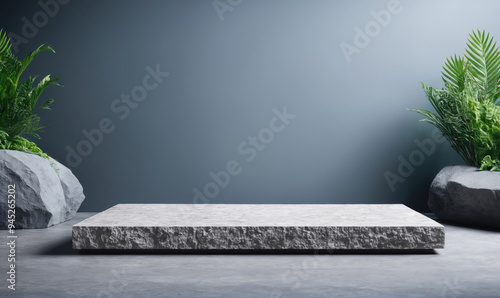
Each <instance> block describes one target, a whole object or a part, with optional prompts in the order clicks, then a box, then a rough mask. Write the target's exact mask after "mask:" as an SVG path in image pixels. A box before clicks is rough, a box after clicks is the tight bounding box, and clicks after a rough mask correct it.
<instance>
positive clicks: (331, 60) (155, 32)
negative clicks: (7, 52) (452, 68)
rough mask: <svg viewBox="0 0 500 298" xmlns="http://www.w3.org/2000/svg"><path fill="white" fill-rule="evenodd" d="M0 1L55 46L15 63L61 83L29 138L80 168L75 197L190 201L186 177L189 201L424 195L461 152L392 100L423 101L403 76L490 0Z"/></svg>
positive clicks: (484, 12) (30, 35) (437, 82)
mask: <svg viewBox="0 0 500 298" xmlns="http://www.w3.org/2000/svg"><path fill="white" fill-rule="evenodd" d="M41 4H44V5H41ZM42 6H45V9H46V10H44V8H43V7H42ZM0 7H1V9H0V17H1V18H0V26H1V27H3V28H4V29H5V30H6V31H7V32H11V33H14V34H16V35H15V43H16V47H17V50H18V54H19V55H24V54H26V53H27V52H28V51H30V50H32V49H33V48H35V47H36V46H38V45H39V44H41V43H49V44H50V45H52V46H53V47H54V48H55V50H56V51H57V54H55V55H53V54H49V53H44V54H43V55H41V56H40V57H39V58H38V60H37V61H36V62H35V63H33V65H32V66H31V67H30V68H29V72H30V73H32V74H38V73H39V74H46V73H51V74H53V75H56V76H61V77H62V79H61V83H63V84H64V85H65V87H64V88H58V87H52V88H50V89H48V90H47V91H46V93H44V95H43V98H48V97H54V98H55V102H54V104H53V106H52V109H53V110H52V111H44V112H43V113H42V114H41V117H42V121H43V123H44V124H50V126H49V127H47V128H46V129H45V131H46V132H45V133H42V140H40V141H39V142H38V144H39V145H40V147H42V148H43V149H44V150H45V151H46V152H47V153H49V154H50V155H51V156H53V157H54V158H56V159H58V160H59V161H61V162H63V163H66V164H69V165H71V168H72V170H73V172H74V173H75V174H76V175H77V177H78V178H79V179H80V181H81V183H82V184H83V186H84V189H85V194H86V196H87V198H86V200H85V202H84V203H83V205H82V207H81V211H100V210H103V209H105V208H108V207H110V206H112V205H114V204H117V203H143V202H144V203H192V202H193V199H195V192H196V190H193V189H197V190H199V192H200V193H201V195H199V198H198V199H195V201H197V202H200V203H203V202H209V203H404V204H407V205H409V206H410V207H413V208H415V209H417V210H420V211H426V210H427V207H426V200H427V197H426V196H427V190H428V187H429V184H430V182H431V181H432V178H433V177H434V176H435V174H436V173H437V172H438V171H439V170H440V169H441V168H442V167H444V166H446V165H449V164H460V163H462V161H461V160H460V158H459V157H458V155H457V154H456V153H455V152H454V151H452V150H451V149H450V148H449V144H448V143H447V142H445V143H443V142H441V139H440V138H439V136H438V135H435V134H434V135H433V133H434V129H433V127H432V126H430V125H429V124H425V123H422V122H418V121H417V120H419V119H420V118H421V117H420V116H419V115H417V114H415V113H412V112H410V111H408V110H407V108H409V107H419V108H430V105H429V104H428V103H427V100H426V98H425V95H424V93H423V91H422V89H421V85H420V82H421V81H424V82H426V83H428V84H430V85H432V86H436V87H440V86H441V85H442V82H441V78H440V70H441V65H442V64H443V61H444V60H445V58H446V57H448V56H449V55H451V54H453V53H462V52H463V48H464V46H465V42H466V39H467V35H468V33H470V32H471V31H472V30H473V29H476V28H480V29H486V30H488V31H490V32H491V33H492V34H493V35H495V36H498V37H500V25H499V24H500V23H499V21H498V11H500V2H498V1H456V0H449V1H404V0H402V1H401V2H399V3H398V1H389V0H383V1H347V0H346V1H314V0H312V1H311V0H301V1H298V0H295V1H292V0H275V1H257V0H252V1H249V0H246V1H239V0H220V1H185V0H183V1H124V0H113V1H110V0H108V1H76V0H73V1H67V0H65V1H62V0H60V1H59V2H55V0H42V1H41V2H38V1H17V0H11V1H5V0H3V1H1V2H0ZM382 10H384V11H382ZM372 12H373V13H372ZM27 22H28V23H31V24H32V25H30V24H28V23H27ZM32 26H33V27H32ZM30 27H32V28H30ZM360 32H361V33H360ZM11 36H14V35H11ZM158 71H159V73H158ZM151 73H156V74H155V75H151ZM167 73H168V75H167ZM148 89H150V90H148ZM127 97H129V99H128V104H127V99H126V98H127ZM144 97H145V98H144ZM123 98H125V100H124V99H123ZM134 98H135V99H134ZM285 110H286V111H285ZM286 114H288V116H287V115H286ZM277 115H281V116H280V117H281V118H280V117H278V116H277ZM100 125H101V126H103V127H101V128H100V129H101V130H105V131H106V133H102V140H101V138H100V136H99V134H100V133H96V131H95V129H97V128H99V127H100ZM83 130H86V131H87V132H90V133H91V134H92V136H93V137H94V140H93V141H94V144H92V143H91V141H89V140H88V138H87V137H86V136H85V135H84V134H83V133H82V131H83ZM110 130H113V131H112V132H110ZM252 136H255V137H256V139H252ZM433 136H434V138H433ZM249 137H251V138H250V139H249ZM252 140H253V141H252ZM264 143H266V144H264ZM419 144H420V145H419ZM89 145H90V146H91V147H89ZM421 147H422V148H423V149H421ZM68 150H75V151H76V152H77V154H78V155H80V156H82V155H87V156H82V158H81V161H79V160H78V157H76V156H71V157H68V152H69V151H68ZM90 151H91V152H90ZM78 152H80V153H78ZM411 163H413V164H416V165H414V166H412V165H411ZM398 168H399V169H398ZM222 170H224V171H225V173H221V172H220V171H222ZM210 172H213V173H212V175H210V174H209V173H210ZM226 173H230V174H226ZM214 175H215V176H217V175H218V177H219V178H218V179H219V181H217V180H218V179H217V178H214V177H213V176H214ZM228 175H230V181H227V180H228V179H227V177H228ZM388 181H389V183H388ZM217 182H218V183H219V185H222V186H219V185H217ZM201 196H204V198H201Z"/></svg>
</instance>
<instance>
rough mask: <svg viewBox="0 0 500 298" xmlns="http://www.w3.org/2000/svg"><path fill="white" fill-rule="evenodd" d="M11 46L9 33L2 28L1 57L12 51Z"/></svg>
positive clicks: (0, 33) (0, 37)
mask: <svg viewBox="0 0 500 298" xmlns="http://www.w3.org/2000/svg"><path fill="white" fill-rule="evenodd" d="M10 47H11V44H10V40H9V38H8V37H7V34H5V32H4V31H3V30H0V57H2V56H5V55H6V54H7V53H8V52H10Z"/></svg>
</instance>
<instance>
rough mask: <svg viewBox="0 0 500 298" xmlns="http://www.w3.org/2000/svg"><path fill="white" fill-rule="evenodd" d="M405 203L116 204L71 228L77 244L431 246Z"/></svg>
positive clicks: (433, 231)
mask: <svg viewBox="0 0 500 298" xmlns="http://www.w3.org/2000/svg"><path fill="white" fill-rule="evenodd" d="M444 240H445V232H444V227H443V226H442V225H440V224H439V223H437V222H435V221H433V220H432V219H430V218H428V217H426V216H424V215H422V214H420V213H417V212H415V211H413V210H412V209H410V208H408V207H406V206H404V205H399V204H398V205H362V204H359V205H358V204H356V205H337V204H335V205H332V204H324V205H308V204H299V205H291V204H266V205H257V204H255V205H253V204H252V205H245V204H119V205H116V206H114V207H112V208H110V209H108V210H106V211H103V212H101V213H99V214H97V215H94V216H92V217H90V218H88V219H85V220H83V221H82V222H80V223H78V224H76V225H74V226H73V248H74V249H231V250H232V249H264V250H267V249H436V248H444Z"/></svg>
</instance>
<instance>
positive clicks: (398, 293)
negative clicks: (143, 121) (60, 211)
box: [0, 213, 500, 297]
mask: <svg viewBox="0 0 500 298" xmlns="http://www.w3.org/2000/svg"><path fill="white" fill-rule="evenodd" d="M93 214H94V213H78V214H77V216H76V217H75V218H74V219H73V220H71V221H69V222H66V223H63V224H60V225H57V226H54V227H51V228H48V229H40V230H18V231H16V233H17V235H18V238H17V246H16V250H17V251H16V269H17V276H16V279H17V286H16V291H15V293H14V291H10V290H8V289H7V282H6V281H5V280H6V278H3V282H2V283H3V286H1V287H0V296H5V295H12V297H14V296H15V297H23V296H32V297H43V296H49V297H81V296H94V297H95V296H99V297H123V296H136V297H150V296H159V297H167V296H203V297H206V296H216V297H221V296H226V297H237V296H258V297H288V296H297V297H308V296H314V297H319V296H328V297H332V296H336V297H409V296H411V297H498V295H499V293H500V283H499V282H498V281H499V280H500V232H498V231H487V230H480V229H472V228H467V227H459V226H454V225H451V224H445V229H446V245H445V249H439V250H436V251H430V252H429V251H412V252H410V253H408V252H407V253H399V252H397V251H385V252H384V253H378V252H376V251H364V252H362V253H360V252H352V251H351V252H349V251H344V252H337V253H333V254H332V253H329V252H328V251H308V252H307V253H306V254H302V253H300V254H294V253H283V252H279V251H278V252H276V253H264V252H257V253H252V252H249V251H243V252H242V253H241V254H235V253H231V254H227V253H226V254H223V253H222V252H220V251H215V252H212V253H209V254H197V252H196V251H194V252H193V251H191V252H190V253H183V252H180V253H179V252H178V253H166V252H165V251H155V252H153V253H148V254H146V253H144V251H140V252H138V251H128V252H126V253H122V254H110V253H107V252H106V253H103V252H102V251H94V252H93V253H84V252H81V251H77V250H73V249H72V247H71V228H72V225H73V224H76V223H78V222H80V221H81V220H83V219H85V218H88V217H90V216H91V215H93ZM7 235H8V234H7V231H0V238H2V239H4V240H2V241H1V242H0V243H1V245H0V263H1V264H2V265H1V268H7V265H8V263H7V256H8V254H9V248H8V246H7ZM302 252H304V251H302ZM5 276H6V274H5Z"/></svg>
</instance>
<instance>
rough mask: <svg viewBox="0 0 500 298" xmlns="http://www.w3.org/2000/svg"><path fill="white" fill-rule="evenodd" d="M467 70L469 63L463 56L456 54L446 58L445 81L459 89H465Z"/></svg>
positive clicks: (443, 72)
mask: <svg viewBox="0 0 500 298" xmlns="http://www.w3.org/2000/svg"><path fill="white" fill-rule="evenodd" d="M466 71H467V63H466V61H465V59H464V58H463V57H460V56H457V55H454V56H451V57H450V58H448V59H446V62H445V64H444V66H443V71H442V72H441V74H442V75H443V81H445V83H448V84H451V85H453V86H455V87H457V88H458V91H462V90H464V87H465V74H466Z"/></svg>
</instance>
